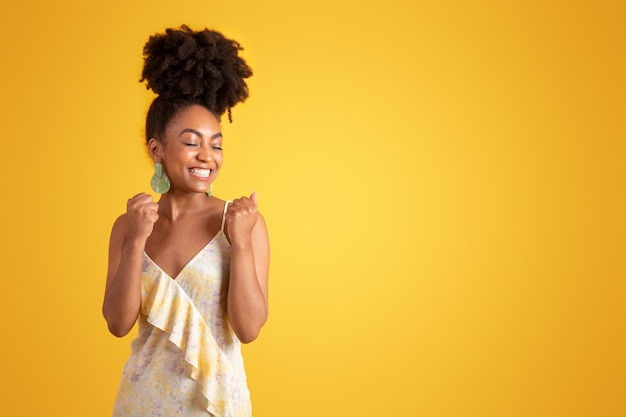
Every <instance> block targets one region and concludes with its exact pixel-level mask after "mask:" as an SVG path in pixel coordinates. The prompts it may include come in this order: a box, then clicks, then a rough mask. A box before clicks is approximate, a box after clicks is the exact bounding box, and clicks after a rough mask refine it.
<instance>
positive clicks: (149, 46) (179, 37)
mask: <svg viewBox="0 0 626 417" xmlns="http://www.w3.org/2000/svg"><path fill="white" fill-rule="evenodd" d="M241 50H243V48H242V47H241V45H239V43H238V42H236V41H234V40H232V39H227V38H226V37H224V35H222V34H221V33H220V32H217V31H214V30H209V29H204V30H201V31H193V30H191V29H190V28H189V27H187V26H186V25H183V26H181V27H180V28H178V29H173V28H169V29H166V31H165V33H162V34H157V35H153V36H151V37H150V38H149V39H148V42H147V43H146V45H145V46H144V48H143V55H144V66H143V71H142V74H141V80H140V81H141V82H143V81H146V88H148V89H151V90H152V91H154V92H155V93H156V94H158V95H159V96H162V97H163V98H165V99H168V100H180V99H182V100H185V101H190V102H197V103H199V104H202V105H204V106H206V107H207V108H208V109H210V110H211V111H212V112H213V113H215V114H216V115H217V116H218V117H220V116H221V115H223V114H224V112H226V111H227V110H230V109H231V108H232V107H233V106H235V104H237V103H240V102H243V101H245V100H246V99H247V98H248V86H247V84H246V82H245V79H246V78H248V77H250V76H251V75H252V70H251V69H250V67H249V66H248V65H247V64H246V62H245V61H244V60H243V58H241V57H240V56H239V55H238V53H239V51H241Z"/></svg>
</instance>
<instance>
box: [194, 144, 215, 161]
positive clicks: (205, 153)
mask: <svg viewBox="0 0 626 417" xmlns="http://www.w3.org/2000/svg"><path fill="white" fill-rule="evenodd" d="M197 158H198V160H199V161H202V162H209V161H210V160H211V159H213V149H212V148H211V146H210V145H208V144H206V143H203V144H202V145H200V150H199V151H198V155H197Z"/></svg>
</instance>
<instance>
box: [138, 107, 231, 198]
mask: <svg viewBox="0 0 626 417" xmlns="http://www.w3.org/2000/svg"><path fill="white" fill-rule="evenodd" d="M148 146H149V149H150V152H151V154H152V156H153V158H154V159H155V161H156V162H158V161H160V162H161V163H162V164H163V169H164V171H165V173H166V174H167V176H168V177H169V179H170V183H171V190H173V191H184V192H201V193H206V192H207V191H209V188H210V186H211V183H212V182H213V181H214V180H215V178H216V177H217V174H218V172H219V169H220V167H221V166H222V160H223V155H222V133H221V129H220V123H219V121H218V120H217V118H216V117H215V116H214V115H213V113H211V112H210V111H209V110H207V109H206V108H204V107H202V106H199V105H191V106H189V107H186V108H185V109H183V110H181V111H180V112H179V113H178V114H177V115H176V116H174V118H173V119H172V120H171V121H170V123H169V124H168V126H167V129H166V131H165V137H164V138H163V141H162V142H159V141H157V140H156V139H151V140H150V142H149V145H148Z"/></svg>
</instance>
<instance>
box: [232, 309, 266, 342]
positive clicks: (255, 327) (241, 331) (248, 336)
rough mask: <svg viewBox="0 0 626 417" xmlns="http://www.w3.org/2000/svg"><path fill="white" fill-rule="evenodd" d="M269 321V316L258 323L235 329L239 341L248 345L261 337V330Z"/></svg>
mask: <svg viewBox="0 0 626 417" xmlns="http://www.w3.org/2000/svg"><path fill="white" fill-rule="evenodd" d="M266 321H267V315H266V316H265V317H263V319H262V320H260V321H259V322H257V323H248V325H245V326H238V328H236V329H233V330H234V331H235V335H237V339H239V341H240V342H241V343H243V344H248V343H251V342H253V341H255V340H256V338H257V337H259V333H260V332H261V328H262V327H263V325H264V324H265V322H266Z"/></svg>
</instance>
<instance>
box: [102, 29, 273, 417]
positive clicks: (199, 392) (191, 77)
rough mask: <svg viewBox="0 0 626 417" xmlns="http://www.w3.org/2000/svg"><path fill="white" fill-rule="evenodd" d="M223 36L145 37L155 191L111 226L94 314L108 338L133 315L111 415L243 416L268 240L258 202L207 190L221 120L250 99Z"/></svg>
mask: <svg viewBox="0 0 626 417" xmlns="http://www.w3.org/2000/svg"><path fill="white" fill-rule="evenodd" d="M241 49H242V48H241V47H240V45H239V44H238V43H237V42H235V41H233V40H230V39H227V38H225V37H224V36H223V35H222V34H221V33H219V32H215V31H211V30H208V29H205V30H202V31H192V30H191V29H189V28H188V27H186V26H182V27H181V28H179V29H167V30H166V32H165V33H163V34H158V35H154V36H151V37H150V39H149V40H148V42H147V43H146V45H145V47H144V68H143V73H142V79H141V81H147V87H148V88H151V89H152V90H153V91H154V92H155V93H156V94H157V95H158V96H157V97H156V98H155V100H154V101H153V102H152V104H151V106H150V109H149V111H148V115H147V120H146V143H147V148H148V152H149V154H150V156H151V157H152V160H153V161H154V163H155V174H154V176H153V178H152V182H151V185H152V188H153V189H154V191H155V192H157V193H160V194H161V197H160V199H159V200H158V202H154V201H153V199H152V197H151V196H150V195H148V194H145V193H139V194H137V195H135V196H134V197H132V198H130V199H129V200H128V204H127V211H126V213H124V214H122V215H121V216H120V217H119V218H118V219H117V220H116V221H115V223H114V225H113V229H112V232H111V239H110V245H109V266H108V273H107V282H106V290H105V295H104V304H103V314H104V317H105V319H106V321H107V324H108V327H109V330H110V331H111V333H113V334H114V335H115V336H118V337H121V336H124V335H126V334H127V333H128V332H129V331H130V330H131V329H132V327H133V326H134V324H135V322H136V321H138V322H139V332H138V336H137V338H136V339H135V340H134V341H133V342H132V345H131V346H132V352H131V354H130V357H129V359H128V361H127V363H126V365H125V367H124V371H123V374H122V381H121V383H120V387H119V392H118V395H117V398H116V401H115V406H114V412H113V415H114V416H116V417H122V416H132V417H139V416H146V417H147V416H154V417H156V416H164V417H165V416H167V417H172V416H220V417H222V416H249V415H251V405H250V394H249V391H248V387H247V382H246V375H245V371H244V366H243V359H242V356H241V349H240V343H249V342H251V341H253V340H254V339H255V338H256V337H257V335H258V333H259V330H260V329H261V327H262V326H263V324H264V323H265V321H266V319H267V314H268V298H267V293H268V270H269V243H268V235H267V229H266V226H265V222H264V220H263V217H262V216H261V214H260V213H259V212H258V210H257V197H256V194H255V193H252V194H251V195H250V196H249V197H241V198H238V199H235V200H234V201H232V202H229V201H223V200H220V199H218V198H216V197H215V196H213V195H212V184H213V181H214V180H215V178H216V177H217V175H218V173H219V170H220V167H221V166H222V162H223V159H224V155H223V153H224V152H223V150H222V142H223V141H224V138H223V137H222V133H221V130H220V118H221V116H222V115H223V114H224V113H226V112H228V116H229V119H231V117H230V116H231V113H230V109H231V108H232V107H233V106H234V105H235V104H237V103H239V102H242V101H244V100H245V99H246V98H247V97H248V88H247V85H246V83H245V79H246V78H248V77H250V76H251V75H252V71H251V70H250V68H249V67H248V65H247V64H246V63H245V61H244V60H243V59H242V58H241V57H239V56H238V52H239V51H240V50H241Z"/></svg>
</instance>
